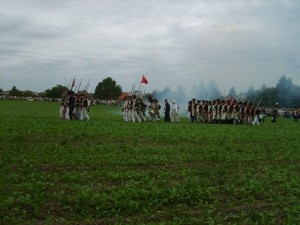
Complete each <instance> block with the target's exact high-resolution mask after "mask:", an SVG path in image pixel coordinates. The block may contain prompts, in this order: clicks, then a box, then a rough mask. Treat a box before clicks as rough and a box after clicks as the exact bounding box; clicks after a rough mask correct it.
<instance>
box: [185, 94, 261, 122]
mask: <svg viewBox="0 0 300 225" xmlns="http://www.w3.org/2000/svg"><path fill="white" fill-rule="evenodd" d="M260 114H261V110H260V109H259V106H258V105H254V104H252V103H249V102H244V103H243V102H238V101H236V100H228V101H225V100H220V99H216V100H212V101H207V100H198V101H196V99H192V100H191V101H189V103H188V115H189V120H190V122H202V123H220V124H253V125H254V124H259V122H260V120H261V118H259V115H260Z"/></svg>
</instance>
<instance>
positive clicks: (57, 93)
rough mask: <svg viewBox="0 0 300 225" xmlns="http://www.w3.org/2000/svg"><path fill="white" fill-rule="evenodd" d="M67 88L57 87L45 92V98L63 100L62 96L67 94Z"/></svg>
mask: <svg viewBox="0 0 300 225" xmlns="http://www.w3.org/2000/svg"><path fill="white" fill-rule="evenodd" d="M66 89H67V87H65V86H62V85H56V86H55V87H53V88H51V89H47V90H45V97H46V98H61V96H62V94H63V93H64V92H65V90H66Z"/></svg>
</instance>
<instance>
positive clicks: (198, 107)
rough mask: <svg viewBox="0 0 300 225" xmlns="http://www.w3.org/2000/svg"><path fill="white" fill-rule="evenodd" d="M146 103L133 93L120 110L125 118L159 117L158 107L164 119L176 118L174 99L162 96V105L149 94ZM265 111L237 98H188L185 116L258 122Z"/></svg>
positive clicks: (198, 119)
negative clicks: (169, 99) (163, 100)
mask: <svg viewBox="0 0 300 225" xmlns="http://www.w3.org/2000/svg"><path fill="white" fill-rule="evenodd" d="M148 100H149V104H148V105H147V104H145V103H144V100H143V98H140V97H137V96H136V95H132V96H128V97H126V98H125V100H124V103H123V107H122V112H123V118H124V121H126V122H144V121H147V119H146V115H147V116H148V115H149V116H150V121H154V122H155V121H159V120H161V115H160V111H161V109H162V111H163V113H164V119H163V120H164V121H165V122H179V106H178V105H177V104H176V101H175V100H173V101H172V103H171V104H169V102H168V100H167V99H165V102H164V103H165V104H164V106H163V107H162V106H161V105H160V103H159V101H158V100H157V99H152V98H151V96H150V97H149V98H148ZM264 115H265V111H264V109H261V108H260V107H259V104H258V105H255V104H254V103H251V102H239V101H237V100H234V99H231V100H220V99H215V100H212V101H208V100H196V99H192V100H191V101H189V102H188V107H187V116H188V118H189V121H190V122H200V123H215V124H249V125H250V124H252V125H254V124H259V123H260V122H261V121H263V120H264ZM276 117H277V112H276V110H273V113H272V122H276Z"/></svg>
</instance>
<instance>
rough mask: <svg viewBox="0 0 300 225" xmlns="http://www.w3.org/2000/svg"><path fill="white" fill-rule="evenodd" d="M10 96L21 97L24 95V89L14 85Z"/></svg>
mask: <svg viewBox="0 0 300 225" xmlns="http://www.w3.org/2000/svg"><path fill="white" fill-rule="evenodd" d="M9 95H10V96H17V97H21V96H22V91H20V90H19V89H17V88H16V86H13V88H12V89H11V90H10V91H9Z"/></svg>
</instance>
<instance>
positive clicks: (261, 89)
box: [260, 84, 267, 92]
mask: <svg viewBox="0 0 300 225" xmlns="http://www.w3.org/2000/svg"><path fill="white" fill-rule="evenodd" d="M265 90H267V86H266V85H265V84H263V85H262V86H261V88H260V91H261V92H264V91H265Z"/></svg>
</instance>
